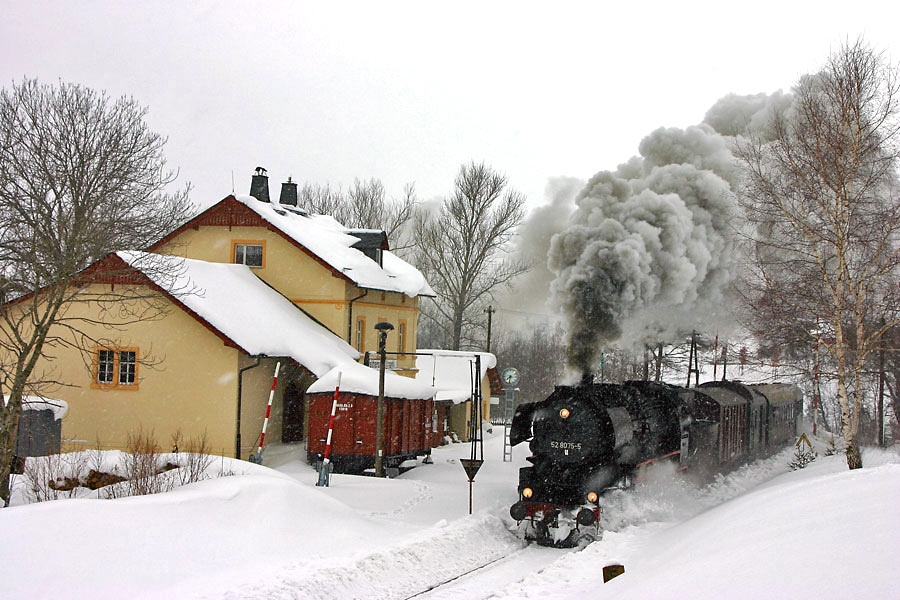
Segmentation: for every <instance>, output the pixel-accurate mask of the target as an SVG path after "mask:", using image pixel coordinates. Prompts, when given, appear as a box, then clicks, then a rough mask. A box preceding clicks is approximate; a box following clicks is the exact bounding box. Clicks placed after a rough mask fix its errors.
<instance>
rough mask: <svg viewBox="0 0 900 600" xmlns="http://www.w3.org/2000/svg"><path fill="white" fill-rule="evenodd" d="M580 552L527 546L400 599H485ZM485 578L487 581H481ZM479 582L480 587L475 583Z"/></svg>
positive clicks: (534, 545) (575, 549)
mask: <svg viewBox="0 0 900 600" xmlns="http://www.w3.org/2000/svg"><path fill="white" fill-rule="evenodd" d="M578 550H580V548H573V549H567V550H559V549H554V548H544V547H541V546H538V545H536V544H532V543H529V544H528V545H527V546H525V547H524V548H522V549H520V550H517V551H515V552H513V553H512V554H508V555H506V556H501V557H499V558H495V559H493V560H491V561H488V562H486V563H484V564H482V565H479V566H477V567H475V568H472V569H469V570H467V571H465V572H463V573H459V574H457V575H455V576H454V577H450V578H448V579H446V580H445V581H442V582H440V583H436V584H434V585H431V586H429V587H428V588H427V589H424V590H421V591H419V592H416V593H414V594H411V595H407V596H404V597H403V600H412V599H416V600H422V599H430V600H438V599H439V598H445V597H446V598H460V597H463V598H466V599H467V600H476V599H478V598H489V597H491V596H493V594H494V592H496V591H497V590H498V589H499V588H502V587H504V586H505V585H510V584H514V583H517V582H519V581H521V580H522V579H524V578H525V577H528V576H529V575H533V574H535V573H540V572H541V571H543V570H544V568H546V567H547V566H548V565H550V564H552V563H554V562H556V561H557V560H559V559H561V558H563V557H564V556H565V555H566V554H569V553H571V552H577V551H578ZM485 577H490V580H489V581H485V580H484V578H485ZM480 581H483V582H484V584H483V585H479V582H480Z"/></svg>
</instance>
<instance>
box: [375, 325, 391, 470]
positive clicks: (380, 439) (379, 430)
mask: <svg viewBox="0 0 900 600" xmlns="http://www.w3.org/2000/svg"><path fill="white" fill-rule="evenodd" d="M393 328H394V326H393V325H391V324H390V323H387V322H384V321H381V322H379V323H376V324H375V329H377V330H378V355H379V357H380V358H381V364H380V365H379V366H378V409H377V410H376V412H375V420H376V423H375V477H384V468H383V467H384V464H383V456H384V450H383V448H384V363H385V362H386V361H387V352H386V350H385V344H386V342H387V334H388V331H390V330H392V329H393Z"/></svg>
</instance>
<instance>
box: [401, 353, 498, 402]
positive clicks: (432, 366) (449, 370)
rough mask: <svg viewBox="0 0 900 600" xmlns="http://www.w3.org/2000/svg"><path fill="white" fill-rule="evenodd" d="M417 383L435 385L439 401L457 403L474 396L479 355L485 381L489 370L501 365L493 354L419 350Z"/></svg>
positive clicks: (481, 376)
mask: <svg viewBox="0 0 900 600" xmlns="http://www.w3.org/2000/svg"><path fill="white" fill-rule="evenodd" d="M417 352H419V353H421V354H418V355H417V356H416V369H418V372H417V373H416V381H417V382H419V383H422V384H425V385H433V386H434V387H435V389H436V394H435V397H434V399H435V400H450V401H452V402H453V403H454V404H458V403H460V402H465V401H466V400H469V399H471V397H472V379H473V376H474V373H475V356H476V355H478V356H480V357H481V373H480V375H479V379H483V378H484V376H485V375H486V374H487V371H488V369H492V368H494V367H496V366H497V358H496V357H495V356H494V355H493V354H491V353H490V352H465V351H453V350H417Z"/></svg>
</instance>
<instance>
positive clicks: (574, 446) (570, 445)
mask: <svg viewBox="0 0 900 600" xmlns="http://www.w3.org/2000/svg"><path fill="white" fill-rule="evenodd" d="M550 447H551V448H557V449H559V450H581V442H558V441H556V440H551V441H550Z"/></svg>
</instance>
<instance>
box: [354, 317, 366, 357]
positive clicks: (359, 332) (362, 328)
mask: <svg viewBox="0 0 900 600" xmlns="http://www.w3.org/2000/svg"><path fill="white" fill-rule="evenodd" d="M356 349H357V351H359V352H361V353H363V354H365V353H366V318H365V317H356Z"/></svg>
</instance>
